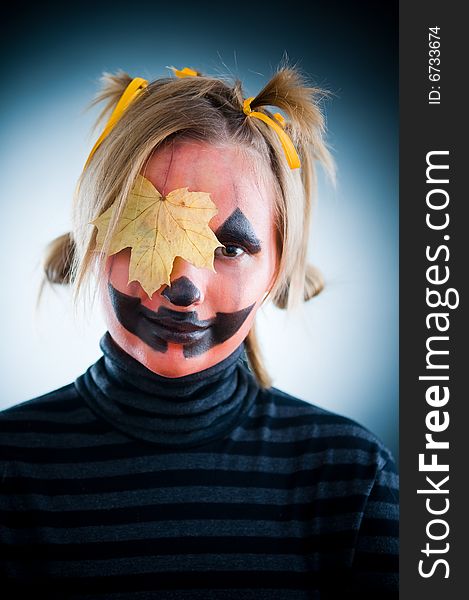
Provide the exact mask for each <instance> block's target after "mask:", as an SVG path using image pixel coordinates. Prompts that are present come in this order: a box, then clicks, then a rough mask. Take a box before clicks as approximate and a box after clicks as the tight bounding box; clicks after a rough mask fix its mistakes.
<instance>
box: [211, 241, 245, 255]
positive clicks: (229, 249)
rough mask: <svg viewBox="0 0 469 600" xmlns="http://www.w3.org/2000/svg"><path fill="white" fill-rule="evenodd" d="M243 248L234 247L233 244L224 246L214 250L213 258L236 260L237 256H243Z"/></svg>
mask: <svg viewBox="0 0 469 600" xmlns="http://www.w3.org/2000/svg"><path fill="white" fill-rule="evenodd" d="M244 252H245V251H244V250H243V248H241V246H235V245H233V244H226V245H225V246H224V247H223V246H220V247H219V248H217V249H216V250H215V256H218V257H219V256H220V255H221V256H226V257H227V258H237V257H238V256H242V255H243V254H244Z"/></svg>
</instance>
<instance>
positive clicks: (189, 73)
mask: <svg viewBox="0 0 469 600" xmlns="http://www.w3.org/2000/svg"><path fill="white" fill-rule="evenodd" d="M171 69H172V70H173V71H174V74H175V75H176V77H179V78H181V79H182V78H183V77H198V75H199V74H198V73H197V71H194V69H189V67H184V69H181V70H179V69H176V67H171Z"/></svg>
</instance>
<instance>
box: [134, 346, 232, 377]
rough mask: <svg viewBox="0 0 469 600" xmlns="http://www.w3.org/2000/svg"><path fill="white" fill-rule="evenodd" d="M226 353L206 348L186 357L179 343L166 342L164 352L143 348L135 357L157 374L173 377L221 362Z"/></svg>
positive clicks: (182, 375)
mask: <svg viewBox="0 0 469 600" xmlns="http://www.w3.org/2000/svg"><path fill="white" fill-rule="evenodd" d="M228 354H230V352H228ZM228 354H225V353H220V352H214V351H213V350H212V351H210V350H208V351H207V352H204V353H202V354H200V355H199V356H193V357H189V358H188V357H185V356H184V353H183V348H182V346H181V345H177V344H168V349H167V350H166V352H164V353H162V352H155V351H152V350H147V349H145V351H144V352H139V355H138V357H137V356H136V357H135V358H137V360H138V361H139V362H141V363H142V364H143V365H144V366H145V367H146V368H147V369H149V370H150V371H153V372H154V373H156V374H157V375H161V376H162V377H168V378H171V379H174V378H176V377H184V376H185V375H192V374H193V373H197V372H198V371H203V370H204V369H208V368H209V367H212V366H213V365H215V364H217V363H219V362H221V361H222V360H223V359H224V358H226V356H228Z"/></svg>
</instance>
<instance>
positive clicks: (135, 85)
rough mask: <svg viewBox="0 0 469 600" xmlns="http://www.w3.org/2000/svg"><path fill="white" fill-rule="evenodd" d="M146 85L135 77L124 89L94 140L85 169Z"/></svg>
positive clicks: (145, 82) (145, 81)
mask: <svg viewBox="0 0 469 600" xmlns="http://www.w3.org/2000/svg"><path fill="white" fill-rule="evenodd" d="M147 85H148V81H147V80H146V79H142V78H141V77H135V78H134V79H132V81H131V82H130V83H129V85H128V86H127V87H126V88H125V90H124V92H123V94H122V96H121V97H120V98H119V102H118V103H117V104H116V107H115V108H114V110H113V111H112V113H111V116H110V117H109V120H108V122H107V123H106V126H105V128H104V130H103V132H102V134H101V135H100V136H99V138H98V139H97V140H96V143H95V145H94V146H93V149H92V150H91V152H90V155H89V156H88V159H87V161H86V163H85V167H84V168H85V169H86V167H87V166H88V164H89V162H90V160H91V159H92V158H93V155H94V153H95V152H96V150H97V149H98V148H99V146H100V145H101V143H102V142H103V140H105V139H106V137H107V136H108V135H109V133H110V132H111V130H112V129H113V127H114V126H115V124H116V123H117V122H118V121H119V119H120V118H121V117H122V115H123V113H124V111H125V110H126V109H127V108H128V107H129V105H130V104H132V102H133V101H134V100H135V98H136V97H137V96H138V95H140V94H141V93H142V92H143V90H144V89H145V88H146V87H147Z"/></svg>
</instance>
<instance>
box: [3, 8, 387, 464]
mask: <svg viewBox="0 0 469 600" xmlns="http://www.w3.org/2000/svg"><path fill="white" fill-rule="evenodd" d="M384 4H385V3H369V2H355V3H353V2H345V1H344V2H327V3H325V2H311V3H308V6H310V7H311V8H310V10H309V11H306V9H302V8H301V5H300V4H296V3H295V4H293V3H292V4H291V5H289V4H288V3H285V4H284V5H280V4H279V5H277V4H275V3H269V4H264V5H260V4H258V3H257V4H256V5H255V6H256V9H254V5H253V6H252V8H251V7H250V5H248V4H246V3H237V4H229V5H228V4H221V5H220V4H219V5H218V7H216V5H215V4H213V3H203V2H197V3H196V2H194V3H193V4H184V3H183V4H181V3H178V4H177V5H174V7H173V6H172V5H171V4H163V3H158V2H152V3H145V2H132V3H121V2H114V3H113V4H112V5H107V4H105V3H98V6H97V7H96V6H94V7H93V6H92V5H91V4H90V5H87V4H86V3H81V4H80V5H76V6H67V7H66V8H65V7H64V8H57V7H52V6H48V5H47V3H46V4H41V5H40V6H37V7H36V8H30V9H28V10H24V11H22V12H17V13H16V14H15V13H13V14H11V15H10V16H9V18H8V19H7V21H6V26H4V30H5V32H4V35H3V36H2V40H1V45H2V57H3V58H2V63H3V72H4V85H3V91H2V95H1V104H0V106H1V110H0V115H1V116H0V119H1V146H0V171H1V177H0V181H1V184H0V185H1V199H2V200H1V202H2V220H1V227H2V234H1V236H0V244H1V256H2V282H3V285H2V288H3V293H2V295H1V312H0V318H1V320H2V323H1V327H2V332H3V344H2V359H1V363H0V366H1V374H0V378H1V382H2V395H1V406H3V407H5V406H9V405H12V404H15V403H17V402H21V401H23V400H26V399H28V398H31V397H33V396H36V395H39V394H42V393H45V392H47V391H50V390H52V389H55V388H57V387H59V386H60V385H65V384H67V383H69V382H70V381H72V380H73V379H74V378H75V377H76V376H77V375H79V374H80V373H81V372H82V371H83V370H84V369H86V368H87V366H89V364H90V363H91V362H92V361H94V360H95V359H96V358H97V357H98V356H99V355H100V351H99V348H98V345H97V344H98V340H99V338H100V337H101V335H102V333H103V331H104V325H103V323H102V320H101V317H100V314H99V309H98V307H95V308H94V312H93V313H92V315H91V316H89V317H88V318H86V319H85V318H83V317H80V316H79V317H78V318H75V317H74V315H73V313H72V311H71V309H70V302H69V295H68V292H67V290H58V291H56V292H49V293H48V294H47V295H46V296H45V299H44V304H43V306H42V308H41V310H40V311H39V312H35V310H34V304H35V295H36V291H37V286H38V282H39V280H40V256H41V253H42V249H43V247H44V246H45V244H46V243H47V242H48V241H49V240H50V239H51V238H53V237H55V236H56V235H59V234H61V233H63V232H64V231H68V230H69V229H70V205H71V198H72V193H73V189H74V186H75V183H76V180H77V178H78V175H79V173H80V169H81V168H82V165H83V163H84V161H85V160H86V157H87V154H88V152H89V150H90V148H91V146H92V144H93V142H94V139H95V137H96V134H91V125H92V123H93V121H94V118H95V117H96V115H97V113H98V109H93V110H90V111H88V112H84V110H83V109H84V107H85V106H86V105H87V104H88V103H89V101H90V100H91V98H92V97H93V96H94V94H95V93H96V90H97V80H98V78H99V76H100V75H101V73H102V71H115V70H117V69H124V70H126V71H128V72H129V73H130V74H132V75H134V76H136V75H140V76H143V77H146V78H148V79H153V78H155V77H159V76H162V75H166V74H167V73H168V70H167V69H166V66H167V65H176V66H178V67H183V66H192V67H195V68H199V69H200V70H201V71H202V72H204V73H207V74H213V75H217V74H219V75H224V76H225V75H227V74H228V73H229V72H233V73H234V74H235V75H237V76H239V77H240V78H241V79H242V80H243V82H244V85H245V90H246V94H247V95H255V94H256V93H257V91H259V90H260V88H261V87H262V86H263V85H264V84H265V82H266V81H267V79H268V78H269V76H270V75H271V74H272V72H273V70H274V69H275V67H276V66H277V65H278V63H279V62H280V60H281V59H282V57H283V56H284V54H285V53H286V54H287V56H288V57H289V58H290V60H291V62H293V63H294V64H297V65H298V66H299V67H300V68H301V69H302V70H303V71H304V72H305V73H307V74H308V75H309V76H310V77H311V78H312V80H313V81H314V83H316V84H317V85H319V86H323V87H326V88H327V89H329V90H330V91H331V92H332V93H333V96H332V98H331V99H330V100H329V101H328V102H327V104H326V115H327V126H328V132H329V134H328V141H329V144H330V146H331V148H332V151H333V154H334V157H335V159H336V162H337V165H338V186H337V188H336V189H335V190H334V189H332V188H331V186H330V185H328V184H327V182H326V181H325V179H324V177H323V176H322V175H320V181H319V205H318V208H317V210H316V212H315V218H314V224H313V228H312V239H311V248H310V257H311V259H312V261H313V262H314V263H315V264H316V265H318V266H319V267H320V268H321V270H322V271H323V273H324V274H325V277H326V282H327V289H326V291H325V292H323V294H321V296H319V297H318V298H317V299H315V300H313V301H312V302H310V303H308V304H307V305H305V307H304V309H303V310H302V311H300V312H299V313H298V314H295V315H290V316H287V315H284V314H283V313H281V311H278V310H276V309H273V308H272V307H267V308H266V309H264V310H263V312H262V314H260V316H259V331H260V337H261V341H262V346H263V348H264V353H265V356H266V361H267V364H268V367H269V368H270V371H271V373H272V375H273V376H274V384H275V385H276V387H279V388H281V389H284V390H285V391H287V392H289V393H291V394H294V395H297V396H299V397H301V398H303V399H305V400H308V401H310V402H313V403H315V404H319V405H320V406H323V407H325V408H328V409H330V410H333V411H335V412H339V413H341V414H345V415H347V416H349V417H351V418H353V419H355V420H357V421H359V422H361V423H362V424H364V425H365V426H366V427H368V428H369V429H371V430H372V431H373V432H375V433H376V434H377V435H378V436H379V437H380V438H381V439H382V440H383V441H384V442H385V443H386V445H387V446H388V447H389V448H390V449H391V451H392V452H393V454H394V456H395V457H396V459H397V458H398V59H397V40H398V30H397V5H396V4H394V3H386V5H384ZM305 5H306V3H305ZM260 6H261V7H262V6H263V8H261V9H259V7H260ZM290 8H291V9H292V11H291V12H289V9H290Z"/></svg>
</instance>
